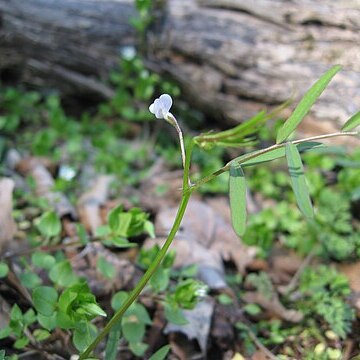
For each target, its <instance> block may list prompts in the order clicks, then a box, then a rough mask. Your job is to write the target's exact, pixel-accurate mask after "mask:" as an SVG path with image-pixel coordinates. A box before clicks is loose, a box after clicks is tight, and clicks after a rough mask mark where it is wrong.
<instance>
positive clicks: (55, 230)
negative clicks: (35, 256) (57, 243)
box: [36, 211, 61, 238]
mask: <svg viewBox="0 0 360 360" xmlns="http://www.w3.org/2000/svg"><path fill="white" fill-rule="evenodd" d="M36 226H37V228H38V230H39V231H40V233H41V235H43V236H44V237H46V238H51V237H53V236H58V235H59V234H60V231H61V222H60V219H59V217H58V216H57V214H56V213H55V212H54V211H48V212H45V213H43V214H42V215H41V216H40V218H39V219H38V220H37V222H36Z"/></svg>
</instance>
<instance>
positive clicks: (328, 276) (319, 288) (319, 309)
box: [300, 265, 355, 338]
mask: <svg viewBox="0 0 360 360" xmlns="http://www.w3.org/2000/svg"><path fill="white" fill-rule="evenodd" d="M300 291H301V292H302V293H303V294H304V300H303V301H302V302H301V307H302V309H303V311H304V312H306V313H307V314H308V315H309V316H311V315H317V316H319V317H321V318H322V319H323V320H325V321H326V322H327V323H328V325H329V326H330V328H331V329H332V330H333V331H334V332H335V333H336V334H338V335H339V336H340V337H342V338H345V337H346V335H347V334H348V333H349V332H350V331H351V323H352V321H353V320H354V318H355V313H354V310H353V309H352V308H351V307H350V305H348V304H347V303H346V302H345V297H346V296H347V295H349V294H350V288H349V285H348V281H347V279H346V277H345V276H344V275H342V274H339V273H338V272H337V271H336V270H335V269H334V268H332V267H328V266H325V265H321V266H319V267H318V268H316V269H310V268H308V269H306V270H305V271H304V273H303V275H302V277H301V281H300Z"/></svg>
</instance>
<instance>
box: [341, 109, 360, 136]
mask: <svg viewBox="0 0 360 360" xmlns="http://www.w3.org/2000/svg"><path fill="white" fill-rule="evenodd" d="M359 125H360V111H358V112H357V113H356V114H354V115H353V116H352V117H351V118H350V119H349V120H348V121H347V122H346V123H345V124H344V126H343V127H342V128H341V130H343V131H350V130H352V129H354V128H356V127H357V126H359Z"/></svg>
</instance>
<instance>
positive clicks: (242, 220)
mask: <svg viewBox="0 0 360 360" xmlns="http://www.w3.org/2000/svg"><path fill="white" fill-rule="evenodd" d="M229 196H230V209H231V221H232V226H233V228H234V230H235V232H236V234H237V235H238V236H243V235H244V233H245V229H246V183H245V176H244V172H243V170H242V168H241V167H240V166H239V165H236V164H235V163H231V164H230V179H229Z"/></svg>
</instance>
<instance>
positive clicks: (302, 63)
mask: <svg viewBox="0 0 360 360" xmlns="http://www.w3.org/2000/svg"><path fill="white" fill-rule="evenodd" d="M135 14H136V13H135V10H134V6H133V1H131V0H63V1H61V2H59V1H57V0H26V1H23V0H0V18H1V21H0V74H1V78H2V79H3V80H7V79H8V78H11V77H12V76H15V77H16V79H17V80H19V81H23V82H26V83H28V84H31V85H37V86H46V87H49V86H50V87H51V86H55V87H57V88H59V89H60V90H61V91H62V92H63V93H65V94H84V93H85V94H89V93H90V94H96V95H97V96H100V97H102V98H108V97H111V96H112V94H113V90H112V89H111V88H110V87H109V86H108V85H106V84H105V83H104V81H105V79H106V78H107V74H108V72H109V70H110V69H111V68H113V67H114V66H115V65H116V63H117V61H118V57H119V50H121V48H122V47H124V46H126V45H133V44H134V43H135V41H136V40H135V35H134V30H133V29H132V27H131V25H129V22H128V20H129V18H130V17H131V16H134V15H135ZM154 15H155V17H154V18H155V21H154V23H153V25H152V29H151V31H149V33H148V36H147V42H146V46H147V49H146V59H147V64H148V65H149V66H150V67H151V68H152V69H154V70H156V71H158V72H160V73H164V74H167V75H169V76H170V77H172V78H174V79H175V80H177V81H178V82H179V83H180V84H181V85H182V87H183V89H184V92H183V93H184V95H185V96H186V97H187V98H188V100H189V101H190V102H191V103H192V104H193V105H194V106H195V107H197V108H200V109H201V110H203V111H204V112H205V113H206V114H207V115H208V116H209V117H211V118H216V117H217V118H219V117H221V118H222V119H224V120H226V121H229V122H239V121H241V120H243V119H245V118H247V117H249V116H251V115H253V114H254V113H255V112H257V111H259V110H261V109H264V108H265V107H267V108H269V107H272V106H275V105H278V104H280V103H281V102H283V101H285V100H286V99H288V98H289V97H290V96H291V94H292V93H293V92H294V91H297V94H296V98H299V97H300V96H301V95H302V94H303V93H304V92H305V91H306V90H307V88H308V87H309V86H310V85H311V84H312V83H313V82H314V81H315V80H316V79H318V78H319V77H320V75H321V74H322V73H323V72H325V71H326V70H327V69H328V68H329V67H331V66H332V65H334V64H336V63H339V64H342V65H343V67H344V70H343V71H342V72H341V73H340V74H338V75H337V76H336V77H335V79H334V80H333V81H332V83H331V85H330V86H329V88H328V89H327V90H326V91H325V93H324V94H323V95H322V97H321V99H320V101H319V102H318V103H317V104H316V105H315V106H314V109H313V111H312V112H311V116H309V117H308V118H307V121H306V122H305V132H309V133H311V134H315V133H318V132H324V131H327V132H328V131H332V130H335V129H338V127H339V125H340V124H341V123H344V122H345V121H346V119H347V118H348V117H349V116H350V115H351V114H352V113H354V112H355V111H357V110H358V109H359V106H360V46H359V45H360V35H359V34H360V31H359V30H360V3H359V1H358V0H338V1H333V0H321V1H320V0H292V1H289V0H254V1H252V2H249V1H246V0H198V1H196V0H168V1H167V3H166V4H165V5H164V7H163V8H162V10H157V11H156V12H155V14H154Z"/></svg>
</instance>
